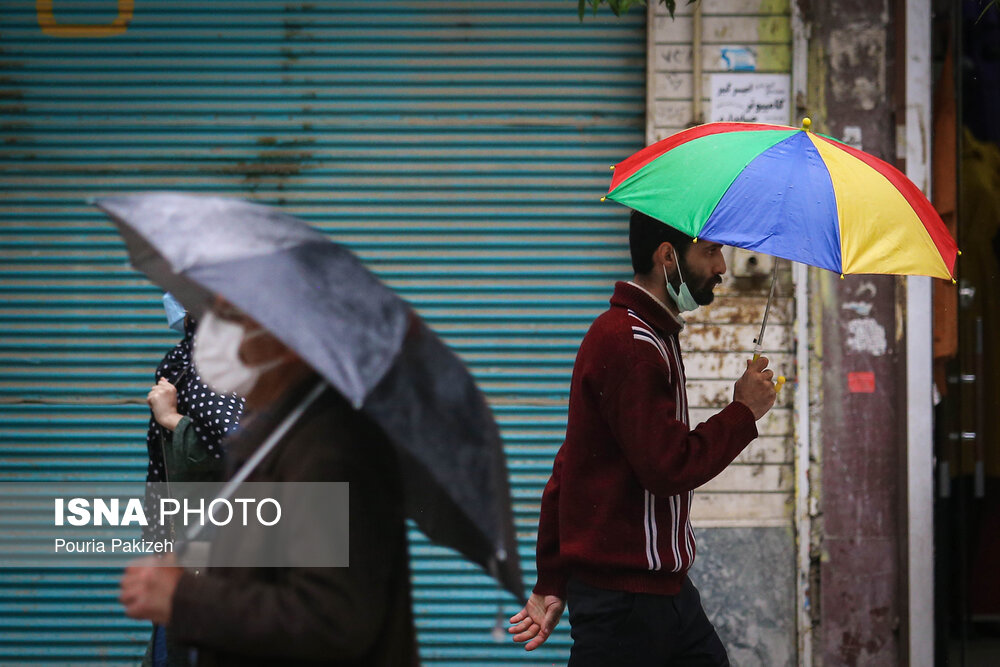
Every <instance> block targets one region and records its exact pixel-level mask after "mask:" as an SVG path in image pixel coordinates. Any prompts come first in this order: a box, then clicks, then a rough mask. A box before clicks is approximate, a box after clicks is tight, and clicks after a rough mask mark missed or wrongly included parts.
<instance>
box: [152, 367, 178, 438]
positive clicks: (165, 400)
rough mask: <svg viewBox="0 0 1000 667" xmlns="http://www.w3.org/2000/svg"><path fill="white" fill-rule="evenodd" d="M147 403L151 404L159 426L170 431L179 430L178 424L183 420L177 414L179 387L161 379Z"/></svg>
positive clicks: (154, 417) (154, 386)
mask: <svg viewBox="0 0 1000 667" xmlns="http://www.w3.org/2000/svg"><path fill="white" fill-rule="evenodd" d="M146 402H147V403H149V408H150V409H151V410H152V411H153V419H155V420H156V423H157V424H159V425H160V426H162V427H163V428H165V429H167V430H168V431H173V430H174V429H175V428H177V423H178V422H179V421H180V420H181V416H180V415H179V414H178V413H177V387H175V386H174V385H172V384H170V383H169V382H168V381H167V379H166V378H160V381H159V382H157V383H156V384H155V385H153V388H152V389H150V390H149V393H148V394H147V395H146Z"/></svg>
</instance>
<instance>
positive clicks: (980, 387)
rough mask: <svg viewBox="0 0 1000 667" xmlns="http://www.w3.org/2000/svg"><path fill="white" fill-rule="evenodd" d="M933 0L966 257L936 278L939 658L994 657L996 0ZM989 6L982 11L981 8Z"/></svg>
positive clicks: (998, 525)
mask: <svg viewBox="0 0 1000 667" xmlns="http://www.w3.org/2000/svg"><path fill="white" fill-rule="evenodd" d="M986 5H987V3H986V2H982V3H981V2H979V0H964V1H963V0H945V1H943V2H938V3H936V6H935V25H934V28H935V32H934V56H935V64H936V66H937V71H938V73H939V76H938V78H937V90H935V108H934V118H935V121H934V131H935V138H934V144H935V155H934V161H935V172H934V178H935V180H936V183H935V189H934V194H935V205H936V206H937V207H938V209H939V211H940V212H941V213H942V217H944V219H945V221H946V222H948V223H950V224H951V225H952V226H953V229H954V231H955V233H956V235H957V238H958V243H959V247H960V248H961V249H962V256H961V257H960V258H959V263H958V276H959V281H958V284H957V285H954V286H950V285H947V284H946V283H939V284H936V285H935V318H934V319H935V322H934V324H935V332H934V336H935V341H934V343H935V384H936V387H937V389H938V391H939V393H940V394H941V400H940V402H939V403H938V405H937V407H936V417H937V420H936V429H935V430H936V433H935V449H936V458H937V466H938V475H937V500H936V503H935V541H936V567H935V569H936V572H935V578H936V619H937V623H936V625H937V628H936V631H937V656H936V664H938V665H955V666H960V667H966V666H969V667H972V666H975V667H978V666H987V665H990V666H992V665H1000V3H994V4H993V5H992V6H989V7H987V6H986ZM984 10H985V11H984Z"/></svg>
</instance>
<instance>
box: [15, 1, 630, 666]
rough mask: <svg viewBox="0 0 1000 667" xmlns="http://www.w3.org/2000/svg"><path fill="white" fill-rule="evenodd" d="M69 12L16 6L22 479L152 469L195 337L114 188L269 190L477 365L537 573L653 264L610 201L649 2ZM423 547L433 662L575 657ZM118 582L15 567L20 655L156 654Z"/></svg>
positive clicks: (109, 6) (82, 6) (64, 658)
mask: <svg viewBox="0 0 1000 667" xmlns="http://www.w3.org/2000/svg"><path fill="white" fill-rule="evenodd" d="M129 4H131V3H127V2H125V3H122V6H123V8H124V9H127V6H128V5H129ZM44 5H45V3H35V2H31V1H30V0H7V1H5V2H4V3H3V5H2V6H0V48H2V50H0V172H2V178H0V200H2V204H0V221H2V227H0V234H2V236H0V247H2V256H0V281H2V282H0V285H2V286H0V293H2V302H0V317H2V319H0V336H2V338H0V367H2V384H0V419H2V434H0V479H2V480H28V481H46V480H66V479H77V480H121V479H136V478H139V477H142V476H143V475H144V474H145V455H144V447H143V444H144V442H145V424H146V418H147V410H146V408H145V405H144V403H143V400H142V399H143V398H144V396H145V392H146V390H147V388H148V385H149V383H150V378H151V373H152V371H153V369H154V368H155V366H156V364H157V363H158V361H159V359H160V358H161V357H162V355H163V353H164V352H165V351H166V350H167V349H168V348H169V347H170V346H171V345H172V344H173V342H174V339H173V338H172V337H171V335H170V332H169V331H167V330H166V328H165V326H164V317H163V314H162V310H161V309H160V307H159V296H160V292H159V291H158V290H157V289H156V288H155V287H153V286H151V285H150V284H149V283H148V282H146V280H145V279H144V278H143V277H142V276H140V275H139V274H137V273H135V272H134V271H132V270H131V269H130V268H129V267H128V266H127V264H126V255H125V251H124V247H123V244H122V243H121V241H120V240H119V238H118V237H117V235H116V233H115V232H114V230H113V229H112V227H111V225H110V224H108V223H107V222H106V220H105V219H103V218H102V216H101V215H99V214H98V213H97V212H96V211H95V210H94V209H92V208H90V207H89V206H88V205H87V204H86V198H87V197H90V196H94V195H100V194H107V193H116V192H133V191H143V190H160V189H177V190H186V191H193V192H203V193H216V194H225V195H234V196H242V197H248V198H253V199H257V200H260V201H262V202H265V203H269V204H275V205H279V206H281V207H283V208H284V209H285V210H286V211H289V212H291V213H293V214H296V215H299V216H301V217H302V218H304V219H306V220H308V221H309V222H310V223H312V224H314V225H316V226H317V227H320V228H322V229H324V230H325V231H327V232H329V234H330V235H331V237H332V238H334V239H336V240H339V241H341V242H344V243H346V244H348V245H349V246H350V247H352V248H354V249H355V250H356V251H357V252H358V253H359V254H360V255H361V256H362V257H363V259H364V260H365V261H366V262H367V263H368V265H369V266H370V267H372V268H373V269H374V270H375V271H376V272H378V274H379V275H381V276H382V277H383V278H384V279H385V280H386V281H388V282H389V283H390V284H391V285H392V286H394V287H395V288H396V289H398V290H399V291H400V292H401V293H403V294H404V295H405V296H406V298H408V299H409V300H410V301H411V302H412V303H413V304H414V305H415V306H416V307H417V309H418V310H419V311H420V312H421V313H422V314H423V315H424V316H425V317H426V318H427V319H428V321H429V322H430V323H431V324H432V326H434V327H435V328H436V330H437V331H438V332H440V334H441V335H442V336H443V337H444V338H445V339H446V340H447V341H448V342H449V343H450V344H451V345H452V346H453V347H454V348H455V349H457V350H458V351H459V352H460V354H461V355H462V356H463V357H464V359H465V360H466V361H467V363H468V364H469V365H470V366H471V367H472V369H473V370H474V372H475V374H476V376H477V378H478V379H479V381H480V382H481V384H482V387H483V388H484V390H485V391H486V393H487V394H488V396H489V398H490V401H491V403H492V405H493V407H494V410H495V412H496V415H497V417H498V420H499V421H500V423H501V425H502V428H503V434H504V437H505V442H506V446H507V451H508V453H509V461H510V473H511V479H512V486H513V493H514V502H515V510H516V519H517V524H518V530H519V535H520V537H521V556H522V558H523V560H524V565H525V579H526V583H527V584H528V585H530V584H531V583H533V580H534V571H533V567H534V534H535V533H534V531H535V527H536V521H537V511H538V502H539V498H540V495H541V487H542V485H543V484H544V482H545V480H546V479H547V477H548V474H549V471H550V468H551V460H552V457H553V455H554V453H555V450H556V448H557V447H558V445H559V443H560V441H561V439H562V436H563V432H564V429H565V419H566V399H567V392H568V387H569V379H570V371H571V368H572V362H573V357H574V354H575V350H576V346H577V344H578V342H579V340H580V338H581V337H582V335H583V333H584V331H585V329H586V327H587V326H588V324H589V322H590V320H591V319H592V318H593V317H594V315H595V314H597V313H598V312H600V311H601V310H603V309H604V308H605V306H606V303H607V297H608V295H609V293H610V286H611V284H612V282H613V280H614V279H616V278H620V277H622V276H626V275H627V274H628V270H627V269H628V264H627V258H626V248H625V233H624V230H625V224H624V223H625V219H626V217H625V213H624V211H623V210H622V209H621V208H619V207H617V206H616V205H614V204H610V203H606V204H601V203H600V202H599V197H600V196H601V194H602V193H603V192H604V191H605V190H606V188H607V184H608V180H609V171H608V166H609V165H611V164H613V163H614V162H617V161H618V160H620V159H621V158H622V157H624V156H625V155H627V154H629V153H631V152H632V151H634V150H635V149H637V148H638V147H640V146H641V144H642V142H643V112H644V106H645V91H644V81H645V78H644V66H645V27H644V25H645V18H644V16H643V12H641V11H639V12H633V13H632V14H631V15H629V16H627V17H625V18H623V19H615V18H614V17H611V16H610V15H608V16H604V13H603V12H602V16H600V17H597V18H594V17H588V18H587V19H586V20H585V21H584V22H583V23H581V22H579V21H578V20H577V17H576V5H575V3H573V2H566V1H565V0H557V1H554V2H540V1H536V0H524V1H510V0H507V1H504V2H499V1H494V2H472V1H470V2H430V1H427V2H392V1H388V0H377V1H376V0H366V1H364V2H356V1H355V2H346V1H345V2H335V1H333V0H321V1H320V2H310V3H299V2H277V1H272V0H266V1H265V0H240V1H224V0H215V1H213V2H194V1H193V0H159V1H152V0H150V1H143V2H138V3H135V7H134V13H133V15H132V16H131V17H130V18H129V17H128V16H127V14H126V13H122V14H121V15H120V18H119V19H118V21H117V23H116V16H117V15H118V11H119V8H118V7H117V6H116V2H115V0H89V1H86V2H84V1H80V0H55V2H54V3H53V7H54V14H53V15H52V17H51V19H46V18H45V17H44V16H43V17H41V19H40V17H39V15H38V7H42V6H44ZM124 9H123V11H124ZM40 20H41V22H43V23H45V22H47V24H48V26H49V27H48V30H49V32H50V33H52V34H43V32H42V31H41V30H40V27H39V26H40ZM72 25H76V26H85V27H83V28H79V27H78V28H77V29H76V30H77V33H73V29H69V33H68V34H67V28H66V26H72ZM116 25H117V26H119V27H118V28H116ZM86 26H89V27H86ZM101 26H104V28H101ZM121 28H124V30H121ZM81 30H82V31H84V32H88V31H89V32H90V33H94V32H95V31H96V32H97V33H100V32H101V31H102V30H103V31H104V33H105V34H104V35H103V36H87V37H83V36H78V35H79V31H81ZM116 30H117V31H118V33H119V34H107V33H113V32H115V31H116ZM60 31H61V32H60ZM411 538H412V539H411V551H412V556H413V580H414V605H415V609H416V612H417V623H418V625H419V636H420V643H421V655H422V657H423V661H424V664H428V665H433V664H461V665H474V664H490V665H501V664H513V663H517V664H539V665H542V664H545V665H549V664H552V663H553V662H555V663H559V662H563V661H564V660H565V658H566V655H567V647H568V639H567V633H566V624H565V623H564V624H563V627H562V628H561V631H560V634H559V635H558V636H556V637H554V638H553V639H552V640H551V641H550V645H549V647H548V648H546V649H543V650H540V651H538V652H536V653H534V654H526V653H525V652H524V651H523V650H521V649H520V648H518V647H515V646H513V645H512V644H511V643H510V641H509V639H508V638H507V636H506V633H504V636H502V637H494V636H493V635H492V632H491V631H492V629H493V626H494V623H495V620H496V617H497V612H498V605H501V604H502V610H501V611H502V614H503V615H504V616H507V615H509V614H511V613H513V612H514V611H515V609H516V605H515V604H514V602H513V601H512V600H511V599H510V597H509V596H507V595H505V594H502V593H500V592H499V591H498V590H497V589H496V587H495V586H494V585H493V584H492V583H491V582H490V580H489V578H487V577H486V576H485V575H483V574H482V573H480V572H479V571H478V570H477V568H475V567H473V566H471V565H468V564H466V563H464V562H463V561H462V560H461V559H459V558H456V557H455V556H454V555H453V554H452V553H450V552H447V551H446V550H444V549H441V548H438V547H436V546H433V545H431V544H429V543H428V542H427V541H426V540H425V539H423V538H422V537H421V536H420V535H419V534H418V533H416V532H412V533H411ZM117 579H118V573H116V572H110V571H100V570H93V571H45V572H40V571H11V570H7V571H0V663H2V664H16V663H21V662H31V663H32V664H36V663H45V662H50V663H52V664H66V663H71V662H72V663H74V664H76V663H86V662H91V663H108V664H111V663H122V664H125V663H129V662H134V660H135V659H136V658H137V656H138V655H139V654H140V653H141V651H142V649H143V646H144V643H145V640H146V637H147V626H146V625H144V624H138V623H133V622H131V621H128V620H127V619H125V618H124V617H123V616H122V614H121V610H120V607H119V605H118V604H117V602H116V601H115V598H116V584H117ZM532 661H533V662H532Z"/></svg>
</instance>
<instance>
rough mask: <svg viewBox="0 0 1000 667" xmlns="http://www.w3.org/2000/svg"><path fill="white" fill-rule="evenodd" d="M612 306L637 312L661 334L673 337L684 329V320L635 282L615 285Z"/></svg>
mask: <svg viewBox="0 0 1000 667" xmlns="http://www.w3.org/2000/svg"><path fill="white" fill-rule="evenodd" d="M611 305H612V306H617V307H619V308H627V309H629V310H632V311H634V312H635V314H636V315H638V316H639V317H641V318H642V319H643V320H644V321H645V322H646V323H648V324H649V325H650V326H652V327H653V328H654V329H656V330H657V331H658V332H659V333H660V334H662V335H665V336H671V335H673V334H676V333H677V332H678V331H680V330H681V329H683V328H684V320H683V319H682V318H681V317H680V316H677V315H674V314H673V313H671V312H670V311H669V310H667V307H666V306H664V305H663V304H662V303H661V302H660V301H659V300H658V299H657V298H656V297H655V296H653V295H652V294H650V293H649V292H647V291H646V290H644V289H643V288H641V287H639V286H638V285H636V284H635V283H633V282H627V283H626V282H619V283H615V293H614V294H613V295H612V296H611Z"/></svg>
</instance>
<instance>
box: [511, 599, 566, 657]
mask: <svg viewBox="0 0 1000 667" xmlns="http://www.w3.org/2000/svg"><path fill="white" fill-rule="evenodd" d="M565 607H566V602H565V601H564V600H563V599H562V598H560V597H556V596H555V595H545V596H541V595H537V594H535V593H532V595H531V597H530V598H528V604H526V605H524V609H522V610H521V611H519V612H517V613H516V614H514V615H513V616H511V617H510V622H511V623H513V624H515V625H514V626H513V627H510V628H507V632H509V633H511V634H512V635H514V641H516V642H528V643H527V644H525V645H524V650H525V651H533V650H535V649H536V648H538V647H539V646H541V645H542V644H544V643H545V640H546V639H548V638H549V635H550V634H552V631H553V630H554V629H555V627H556V624H558V623H559V617H560V616H562V613H563V609H564V608H565Z"/></svg>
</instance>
